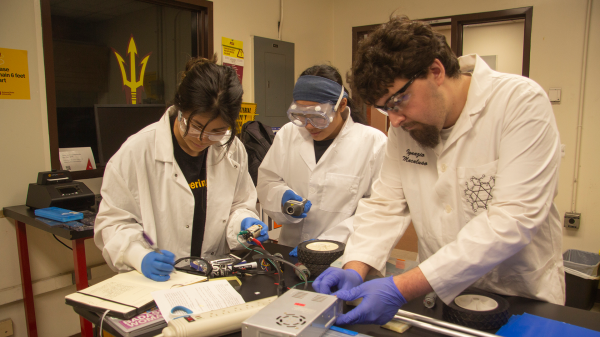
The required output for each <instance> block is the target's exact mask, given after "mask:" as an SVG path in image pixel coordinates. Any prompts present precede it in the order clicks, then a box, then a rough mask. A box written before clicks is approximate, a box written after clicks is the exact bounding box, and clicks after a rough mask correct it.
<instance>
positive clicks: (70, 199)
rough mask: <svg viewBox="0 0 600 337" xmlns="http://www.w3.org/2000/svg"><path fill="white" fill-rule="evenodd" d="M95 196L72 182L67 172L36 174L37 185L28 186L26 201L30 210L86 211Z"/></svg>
mask: <svg viewBox="0 0 600 337" xmlns="http://www.w3.org/2000/svg"><path fill="white" fill-rule="evenodd" d="M95 203H96V195H95V194H94V193H93V192H92V191H91V190H90V189H89V188H88V187H87V186H85V184H84V183H82V182H80V181H73V179H72V178H71V174H70V172H69V171H48V172H40V173H38V179H37V183H35V184H29V188H28V190H27V201H26V202H25V204H26V205H27V206H29V207H31V208H34V209H37V208H48V207H60V208H65V209H69V210H73V211H83V210H88V209H89V208H90V207H92V206H94V205H95Z"/></svg>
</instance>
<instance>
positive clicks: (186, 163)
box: [171, 118, 208, 257]
mask: <svg viewBox="0 0 600 337" xmlns="http://www.w3.org/2000/svg"><path fill="white" fill-rule="evenodd" d="M174 122H175V118H171V137H172V139H173V151H174V154H175V160H176V161H177V164H178V165H179V168H181V172H183V175H184V176H185V180H186V181H187V182H188V185H189V186H190V189H191V190H192V194H194V205H195V206H194V221H193V228H192V238H191V240H192V248H191V256H198V257H201V256H200V254H202V241H203V240H204V227H205V222H206V153H207V152H208V149H206V150H204V151H202V152H201V153H200V155H198V156H197V157H192V156H190V155H189V154H187V153H186V152H185V151H183V149H182V148H181V146H180V145H179V143H178V142H177V138H175V134H174V133H173V123H174Z"/></svg>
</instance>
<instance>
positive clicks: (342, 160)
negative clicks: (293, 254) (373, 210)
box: [256, 116, 387, 247]
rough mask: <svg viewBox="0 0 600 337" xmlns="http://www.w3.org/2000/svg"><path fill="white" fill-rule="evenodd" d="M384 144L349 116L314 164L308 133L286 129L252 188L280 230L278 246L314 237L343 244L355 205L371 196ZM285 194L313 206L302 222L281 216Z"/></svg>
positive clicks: (375, 133)
mask: <svg viewBox="0 0 600 337" xmlns="http://www.w3.org/2000/svg"><path fill="white" fill-rule="evenodd" d="M386 140H387V137H386V136H385V134H383V132H381V131H379V130H377V129H374V128H372V127H370V126H366V125H362V124H358V123H354V121H352V118H351V117H350V116H348V118H347V119H346V121H345V122H344V125H343V127H342V130H341V131H340V133H339V134H338V136H337V137H336V138H335V140H334V141H333V143H332V144H331V145H330V146H329V148H328V149H327V151H326V152H325V153H324V154H323V156H322V157H321V159H320V160H319V162H318V163H316V162H315V149H314V143H313V139H312V137H311V136H310V133H309V132H308V131H307V130H306V129H305V128H301V127H298V126H296V125H294V124H292V123H287V124H286V125H284V126H283V127H282V128H281V130H279V132H277V136H276V137H275V141H274V142H273V145H272V146H271V148H270V149H269V152H268V153H267V155H266V156H265V159H264V160H263V162H262V164H261V165H260V168H259V169H258V181H257V186H256V190H257V193H258V199H259V201H260V204H261V207H262V208H263V209H264V210H265V211H266V213H267V214H268V215H269V216H270V217H271V218H273V219H274V220H275V221H276V222H277V223H278V224H280V225H283V228H282V230H281V234H280V237H279V243H280V244H283V245H287V246H291V247H294V246H296V245H298V244H299V243H300V242H302V241H305V240H308V239H315V238H317V237H318V238H320V239H331V240H337V241H341V242H346V240H347V238H348V236H349V235H350V233H351V232H352V230H353V226H352V218H351V216H352V215H353V214H354V211H355V210H356V206H357V204H358V200H360V198H363V197H368V196H370V195H371V184H372V183H373V181H375V179H376V178H377V176H378V174H379V170H380V169H381V162H382V160H383V155H384V151H385V142H386ZM289 189H291V190H293V191H294V192H295V193H296V194H298V195H299V196H301V197H303V198H306V199H308V200H310V201H311V203H312V208H311V209H310V211H309V212H308V215H307V217H306V218H305V219H297V218H293V217H291V216H289V215H287V214H283V213H282V212H281V198H282V197H283V193H284V192H285V191H287V190H289Z"/></svg>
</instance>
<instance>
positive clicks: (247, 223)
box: [242, 217, 269, 242]
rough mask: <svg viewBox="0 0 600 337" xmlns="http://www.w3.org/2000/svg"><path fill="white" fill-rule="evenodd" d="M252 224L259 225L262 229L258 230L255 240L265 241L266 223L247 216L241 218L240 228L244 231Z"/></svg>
mask: <svg viewBox="0 0 600 337" xmlns="http://www.w3.org/2000/svg"><path fill="white" fill-rule="evenodd" d="M252 225H261V226H262V229H261V230H260V236H259V237H257V238H255V239H256V240H258V241H260V242H265V241H267V240H269V227H268V226H267V225H265V223H264V222H262V221H260V220H258V219H255V218H252V217H247V218H246V219H244V220H242V230H243V231H245V230H246V229H248V228H250V227H252Z"/></svg>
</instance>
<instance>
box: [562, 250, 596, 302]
mask: <svg viewBox="0 0 600 337" xmlns="http://www.w3.org/2000/svg"><path fill="white" fill-rule="evenodd" d="M563 261H564V265H565V284H566V292H567V294H566V295H567V301H566V303H565V305H566V306H569V307H574V308H579V309H584V310H590V309H591V308H592V307H593V306H594V302H595V301H596V293H597V291H598V284H599V283H600V277H598V266H599V265H600V255H598V254H595V253H589V252H584V251H581V250H576V249H569V250H567V251H566V252H564V253H563Z"/></svg>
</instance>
